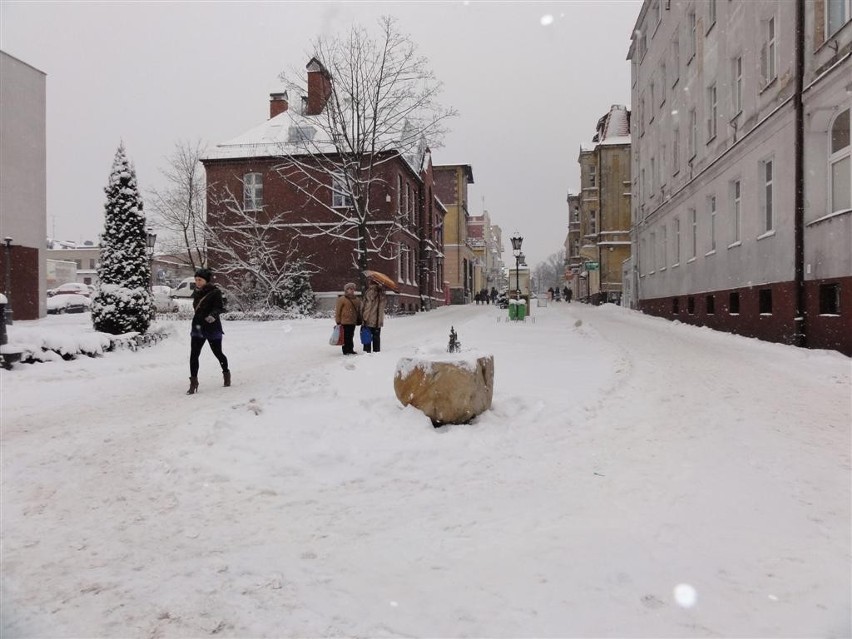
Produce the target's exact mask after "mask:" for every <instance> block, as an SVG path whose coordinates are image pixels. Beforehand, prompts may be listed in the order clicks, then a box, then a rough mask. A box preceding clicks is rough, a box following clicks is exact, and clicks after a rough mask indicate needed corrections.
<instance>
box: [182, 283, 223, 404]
mask: <svg viewBox="0 0 852 639" xmlns="http://www.w3.org/2000/svg"><path fill="white" fill-rule="evenodd" d="M212 277H213V273H212V272H211V271H210V269H207V268H200V269H198V270H197V271H195V291H193V293H192V308H193V309H194V310H195V315H193V317H192V331H191V332H190V337H191V348H190V352H189V390H188V391H186V394H187V395H194V394H195V393H196V392H198V356H199V355H200V354H201V349H202V348H204V342H210V350H211V351H213V354H214V355H215V356H216V359H218V360H219V365H220V366H221V367H222V377H223V378H224V382H225V383H224V385H225V386H230V385H231V371H230V370H228V358H227V357H225V354H224V353H223V352H222V336H223V334H224V332H223V331H222V320H221V319H220V318H219V316H220V315H221V314H222V313H224V312H225V303H224V301H223V299H222V291H220V290H219V287H218V286H216V285H215V284H212V283H211V282H210V280H211V279H212Z"/></svg>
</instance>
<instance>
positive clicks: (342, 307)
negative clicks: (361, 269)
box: [334, 282, 361, 355]
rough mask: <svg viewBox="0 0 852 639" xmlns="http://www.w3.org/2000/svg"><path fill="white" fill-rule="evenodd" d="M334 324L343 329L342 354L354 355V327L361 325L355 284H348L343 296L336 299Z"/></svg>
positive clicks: (359, 306)
mask: <svg viewBox="0 0 852 639" xmlns="http://www.w3.org/2000/svg"><path fill="white" fill-rule="evenodd" d="M334 322H335V324H339V325H340V326H341V327H342V328H343V346H342V350H343V354H344V355H355V354H356V353H355V344H354V343H353V339H354V337H355V327H356V326H360V325H361V300H359V299H358V297H357V296H356V295H355V284H353V283H352V282H348V283H347V284H346V285H345V286H344V287H343V295H341V296H339V297H338V298H337V304H336V305H335V307H334Z"/></svg>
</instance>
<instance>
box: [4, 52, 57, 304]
mask: <svg viewBox="0 0 852 639" xmlns="http://www.w3.org/2000/svg"><path fill="white" fill-rule="evenodd" d="M46 121H47V118H46V75H45V74H44V72H42V71H39V70H38V69H36V68H34V67H32V66H30V65H29V64H27V63H26V62H23V61H21V60H18V59H17V58H15V57H13V56H11V55H9V54H7V53H5V52H3V51H0V140H2V143H0V238H3V243H2V244H0V278H3V279H2V280H0V282H2V283H3V292H4V293H6V296H7V297H8V300H9V305H10V307H11V310H12V312H13V318H14V319H37V318H39V317H44V315H45V313H46V306H45V303H46V299H47V258H46V257H45V253H44V251H45V249H44V238H45V237H47V169H46V166H47V133H46V131H47V129H46ZM7 275H8V286H7V285H6V282H7ZM8 310H9V308H7V311H8Z"/></svg>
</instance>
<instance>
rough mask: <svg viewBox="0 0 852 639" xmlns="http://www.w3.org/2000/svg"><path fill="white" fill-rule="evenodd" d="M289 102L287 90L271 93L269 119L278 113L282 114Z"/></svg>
mask: <svg viewBox="0 0 852 639" xmlns="http://www.w3.org/2000/svg"><path fill="white" fill-rule="evenodd" d="M288 106H289V103H288V102H287V92H286V91H284V92H283V93H270V94H269V119H270V120H271V119H272V118H274V117H275V116H276V115H281V114H282V113H284V111H286V110H287V107H288Z"/></svg>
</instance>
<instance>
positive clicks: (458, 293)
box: [434, 164, 476, 304]
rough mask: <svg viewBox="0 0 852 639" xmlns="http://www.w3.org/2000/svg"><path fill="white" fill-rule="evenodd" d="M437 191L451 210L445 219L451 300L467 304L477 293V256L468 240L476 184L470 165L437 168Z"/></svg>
mask: <svg viewBox="0 0 852 639" xmlns="http://www.w3.org/2000/svg"><path fill="white" fill-rule="evenodd" d="M434 175H435V192H436V194H437V196H438V199H439V200H440V201H441V203H442V204H443V205H444V206H445V207H446V209H447V215H446V217H445V218H444V227H443V228H444V253H445V258H444V276H445V277H446V281H447V285H448V286H449V303H451V304H467V303H468V302H470V301H471V300H472V299H473V295H474V276H473V274H474V266H475V263H476V258H475V256H474V253H473V249H472V248H471V246H470V244H469V243H468V237H467V229H468V223H469V221H470V211H469V210H468V194H467V186H468V184H473V169H472V168H471V166H470V165H469V164H451V165H441V166H435V167H434Z"/></svg>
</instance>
